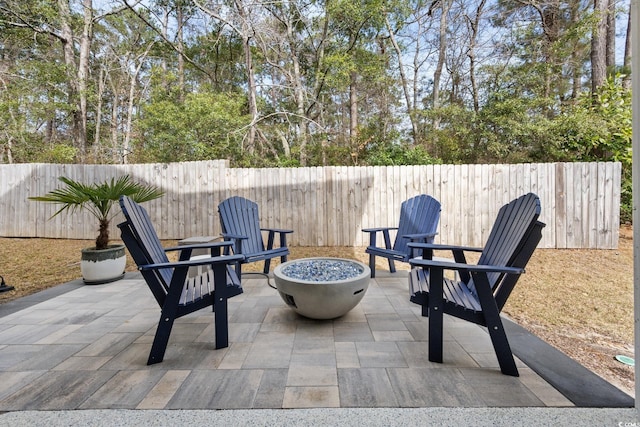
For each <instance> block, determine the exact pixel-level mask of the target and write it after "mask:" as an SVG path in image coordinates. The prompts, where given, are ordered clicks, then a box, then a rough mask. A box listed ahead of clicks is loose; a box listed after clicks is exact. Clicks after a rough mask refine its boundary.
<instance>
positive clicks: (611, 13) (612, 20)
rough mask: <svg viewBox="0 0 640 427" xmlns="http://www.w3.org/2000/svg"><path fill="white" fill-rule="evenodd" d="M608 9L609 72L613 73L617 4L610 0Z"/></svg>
mask: <svg viewBox="0 0 640 427" xmlns="http://www.w3.org/2000/svg"><path fill="white" fill-rule="evenodd" d="M608 1H609V7H608V9H607V70H609V72H612V71H613V70H614V68H615V66H616V2H615V0H608Z"/></svg>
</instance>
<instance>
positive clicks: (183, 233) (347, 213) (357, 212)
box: [0, 160, 621, 249]
mask: <svg viewBox="0 0 640 427" xmlns="http://www.w3.org/2000/svg"><path fill="white" fill-rule="evenodd" d="M124 174H129V175H131V176H132V177H133V178H134V179H135V180H138V181H142V182H145V183H149V184H154V185H157V186H159V187H161V188H162V189H163V190H164V191H165V192H166V194H165V196H164V197H162V198H161V199H158V200H154V201H150V202H146V203H145V204H144V206H145V207H146V209H147V210H148V211H149V214H150V216H151V218H152V220H153V221H154V224H155V225H156V228H157V230H158V234H159V235H160V238H162V239H182V238H185V237H190V236H211V235H218V234H219V233H220V222H219V219H218V212H217V206H218V203H219V202H220V201H222V200H223V199H225V198H227V197H229V196H232V195H241V196H244V197H247V198H249V199H251V200H253V201H255V202H256V203H257V204H258V206H259V207H260V216H261V225H262V226H263V227H279V228H291V229H293V230H294V231H295V232H294V233H293V234H292V235H291V236H290V243H291V245H294V246H366V244H367V241H366V236H365V234H364V233H362V231H361V229H362V228H366V227H374V226H394V225H397V221H398V216H399V210H400V204H401V203H402V201H403V200H405V199H407V198H409V197H412V196H414V195H416V194H420V193H426V194H430V195H431V196H433V197H435V198H436V199H438V200H439V201H440V202H441V204H442V216H441V221H440V227H439V235H438V237H437V239H436V241H439V242H446V243H451V244H464V245H471V246H482V245H483V244H484V241H485V240H486V239H487V236H488V233H489V231H490V229H491V226H492V225H493V219H494V217H495V215H496V213H497V210H498V209H499V208H500V206H502V205H503V204H504V203H507V202H508V201H510V200H511V199H513V198H516V197H518V196H520V195H521V194H524V193H527V192H530V191H531V192H534V193H536V194H538V195H539V196H540V199H541V203H542V216H541V218H540V219H541V220H542V221H543V222H545V223H546V224H547V227H546V228H545V229H544V237H543V240H542V242H541V244H540V247H546V248H599V249H615V248H617V246H618V231H619V218H620V176H621V165H620V163H539V164H517V165H423V166H389V167H382V166H374V167H368V166H367V167H341V166H336V167H308V168H278V169H275V168H273V169H272V168H266V169H236V168H230V167H229V166H228V162H227V161H226V160H215V161H203V162H186V163H169V164H136V165H58V164H17V165H0V236H3V237H50V238H72V239H92V238H95V236H96V235H97V221H96V220H95V219H94V218H93V217H91V216H88V215H85V214H78V213H76V214H74V215H67V214H63V215H58V216H56V217H55V218H53V219H49V217H51V215H52V214H53V213H54V212H55V211H56V210H57V209H56V207H55V206H54V205H50V204H46V203H41V202H34V201H30V200H28V199H27V197H29V196H36V195H43V194H45V193H47V192H48V191H50V190H53V189H55V188H58V186H59V184H60V182H59V181H58V180H57V178H58V177H59V176H67V177H70V178H72V179H76V180H81V181H83V182H86V183H90V182H100V181H103V180H106V179H111V178H112V177H117V176H121V175H124ZM114 211H115V212H117V215H116V217H115V218H114V220H113V222H112V228H111V237H112V238H113V239H118V238H119V236H120V235H119V232H118V231H117V228H116V224H117V223H118V222H120V221H121V220H122V214H121V213H120V209H119V207H116V209H114Z"/></svg>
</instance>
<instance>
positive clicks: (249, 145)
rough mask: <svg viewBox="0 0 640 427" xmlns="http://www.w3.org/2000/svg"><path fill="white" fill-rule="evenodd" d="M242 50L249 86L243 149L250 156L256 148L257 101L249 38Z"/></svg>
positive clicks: (245, 39)
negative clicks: (249, 119)
mask: <svg viewBox="0 0 640 427" xmlns="http://www.w3.org/2000/svg"><path fill="white" fill-rule="evenodd" d="M242 46H243V49H244V60H245V67H246V69H247V83H248V84H249V93H248V101H249V115H250V116H251V125H250V126H249V133H248V135H247V141H246V144H245V148H246V150H247V152H248V153H249V154H250V155H253V154H254V153H255V148H256V146H255V145H256V126H257V121H258V101H257V94H256V90H257V89H256V77H255V71H254V69H253V56H252V53H251V38H250V37H249V36H247V35H246V33H245V36H244V40H243V43H242Z"/></svg>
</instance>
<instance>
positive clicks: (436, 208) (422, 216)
mask: <svg viewBox="0 0 640 427" xmlns="http://www.w3.org/2000/svg"><path fill="white" fill-rule="evenodd" d="M439 221H440V202H438V201H437V200H436V199H434V198H433V197H431V196H427V195H426V194H421V195H418V196H415V197H412V198H411V199H408V200H405V201H404V202H402V205H401V206H400V221H399V223H398V226H397V227H377V228H365V229H363V230H362V231H364V232H365V233H369V246H367V249H366V250H365V252H366V253H368V254H369V268H370V269H371V277H376V260H375V258H376V257H377V256H379V257H384V258H387V260H388V261H389V271H390V272H391V273H395V271H396V266H395V263H394V261H401V262H409V259H410V258H412V256H411V255H412V251H411V248H410V247H409V243H410V242H425V243H432V242H433V238H434V237H435V235H436V234H438V233H437V230H438V222H439ZM390 230H397V232H396V238H395V241H394V243H393V246H391V236H390V233H389V231H390ZM379 232H381V233H382V237H383V238H384V247H379V246H377V242H376V237H377V234H378V233H379Z"/></svg>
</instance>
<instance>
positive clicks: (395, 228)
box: [362, 227, 398, 233]
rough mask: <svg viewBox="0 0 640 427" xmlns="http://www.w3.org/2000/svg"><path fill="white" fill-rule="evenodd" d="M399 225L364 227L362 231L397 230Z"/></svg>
mask: <svg viewBox="0 0 640 427" xmlns="http://www.w3.org/2000/svg"><path fill="white" fill-rule="evenodd" d="M397 229H398V227H375V228H363V229H362V231H363V232H364V233H377V232H378V231H385V230H387V231H388V230H397Z"/></svg>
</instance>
